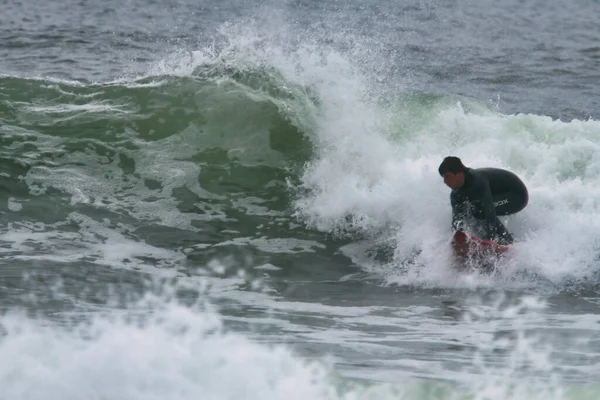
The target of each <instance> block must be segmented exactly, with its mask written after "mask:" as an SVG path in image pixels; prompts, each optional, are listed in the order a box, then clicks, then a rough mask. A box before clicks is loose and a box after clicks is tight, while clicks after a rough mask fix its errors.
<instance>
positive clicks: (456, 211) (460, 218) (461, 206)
mask: <svg viewBox="0 0 600 400" xmlns="http://www.w3.org/2000/svg"><path fill="white" fill-rule="evenodd" d="M465 200H466V199H465V198H464V196H461V195H460V194H458V193H457V192H454V191H453V192H452V193H450V205H451V206H452V231H453V232H455V231H462V230H463V229H464V223H465V222H464V221H465V216H466V210H467V204H466V202H465Z"/></svg>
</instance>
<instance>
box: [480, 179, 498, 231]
mask: <svg viewBox="0 0 600 400" xmlns="http://www.w3.org/2000/svg"><path fill="white" fill-rule="evenodd" d="M480 191H481V192H480V199H481V200H480V201H481V206H482V208H483V214H484V221H485V233H486V237H485V238H484V239H487V240H495V239H496V233H497V232H496V207H495V206H494V201H493V200H492V191H491V190H490V185H489V184H488V183H487V182H485V184H482V185H481V187H480Z"/></svg>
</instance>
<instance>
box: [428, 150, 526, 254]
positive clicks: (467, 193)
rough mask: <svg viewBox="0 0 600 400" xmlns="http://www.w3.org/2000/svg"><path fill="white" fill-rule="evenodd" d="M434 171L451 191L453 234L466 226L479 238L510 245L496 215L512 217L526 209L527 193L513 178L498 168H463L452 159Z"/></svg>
mask: <svg viewBox="0 0 600 400" xmlns="http://www.w3.org/2000/svg"><path fill="white" fill-rule="evenodd" d="M438 171H439V173H440V175H441V176H442V177H443V178H444V183H445V184H446V185H447V186H448V187H450V189H452V192H451V193H450V205H451V206H452V230H453V231H457V230H464V228H465V225H469V226H471V227H472V228H473V229H474V230H475V231H476V234H477V236H479V237H480V238H482V239H485V240H492V241H494V242H496V243H498V244H504V245H506V244H511V243H512V242H513V240H514V239H513V237H512V235H511V234H510V233H509V232H508V231H507V230H506V228H505V227H504V225H503V224H502V222H500V220H499V219H498V216H499V215H511V214H515V213H517V212H519V211H521V210H523V209H524V208H525V206H527V202H528V201H529V194H528V192H527V188H526V187H525V184H524V183H523V181H521V179H519V177H518V176H517V175H515V174H513V173H512V172H510V171H506V170H503V169H499V168H477V169H472V168H467V167H465V166H464V165H463V163H462V161H461V159H460V158H458V157H454V156H449V157H446V158H444V160H443V161H442V163H441V164H440V167H439V168H438ZM473 220H474V221H473Z"/></svg>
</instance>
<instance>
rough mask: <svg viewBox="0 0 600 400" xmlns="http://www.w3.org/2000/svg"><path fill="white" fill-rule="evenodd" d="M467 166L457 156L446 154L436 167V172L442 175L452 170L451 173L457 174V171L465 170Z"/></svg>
mask: <svg viewBox="0 0 600 400" xmlns="http://www.w3.org/2000/svg"><path fill="white" fill-rule="evenodd" d="M466 169H467V167H465V166H464V165H463V163H462V161H461V160H460V158H458V157H454V156H448V157H446V158H444V161H442V163H441V164H440V167H439V168H438V172H439V173H440V175H444V174H445V173H446V172H452V173H453V174H458V173H459V172H465V170H466Z"/></svg>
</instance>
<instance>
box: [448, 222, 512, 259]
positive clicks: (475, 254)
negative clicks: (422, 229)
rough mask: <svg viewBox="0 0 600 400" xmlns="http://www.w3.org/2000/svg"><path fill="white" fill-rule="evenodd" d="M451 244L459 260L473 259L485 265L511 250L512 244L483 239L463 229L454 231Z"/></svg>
mask: <svg viewBox="0 0 600 400" xmlns="http://www.w3.org/2000/svg"><path fill="white" fill-rule="evenodd" d="M451 244H452V250H453V251H454V255H455V257H456V258H457V261H459V262H462V263H465V262H467V261H473V262H475V263H477V264H481V265H482V266H484V267H489V265H490V264H493V262H494V261H495V260H496V259H497V258H499V257H501V256H502V255H504V254H506V252H508V251H509V250H510V246H505V245H501V244H498V243H495V242H492V241H491V240H483V239H480V238H478V237H477V236H474V235H471V234H468V233H466V232H463V231H456V232H455V233H454V236H452V242H451Z"/></svg>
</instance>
